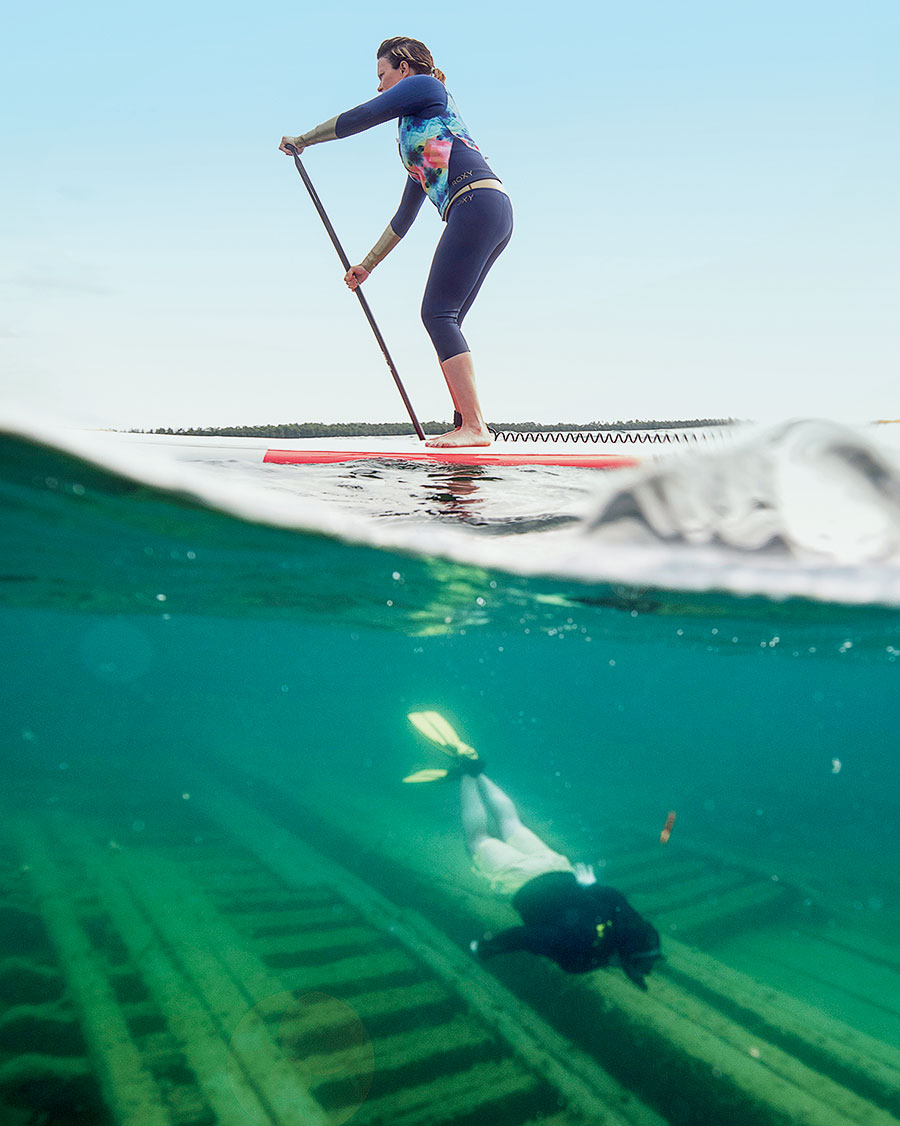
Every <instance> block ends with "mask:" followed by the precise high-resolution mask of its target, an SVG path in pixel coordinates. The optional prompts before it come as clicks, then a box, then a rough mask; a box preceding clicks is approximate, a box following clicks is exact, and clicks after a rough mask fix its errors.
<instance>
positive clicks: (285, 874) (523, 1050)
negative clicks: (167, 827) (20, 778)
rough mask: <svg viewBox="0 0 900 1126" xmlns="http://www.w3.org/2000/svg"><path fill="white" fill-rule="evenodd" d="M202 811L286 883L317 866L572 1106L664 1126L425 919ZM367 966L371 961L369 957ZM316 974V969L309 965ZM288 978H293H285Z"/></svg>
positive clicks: (215, 809)
mask: <svg viewBox="0 0 900 1126" xmlns="http://www.w3.org/2000/svg"><path fill="white" fill-rule="evenodd" d="M203 809H204V811H205V812H207V813H208V814H209V816H210V817H211V818H212V819H213V820H214V821H215V822H216V823H217V824H219V825H222V826H223V827H228V828H231V829H232V830H233V831H234V832H235V835H236V836H237V837H238V839H240V840H241V841H242V843H244V844H245V845H246V847H248V848H250V849H251V850H253V851H255V852H256V854H257V855H258V856H259V857H260V859H261V860H263V861H264V862H265V863H266V864H268V865H269V867H270V868H271V869H272V871H273V872H276V873H278V875H280V876H281V877H282V878H283V879H284V880H285V881H286V882H287V883H291V882H292V872H293V871H294V869H295V868H296V869H297V871H298V872H299V873H300V874H301V876H302V873H303V872H305V871H308V870H310V869H311V868H315V869H317V870H318V871H319V873H320V875H321V874H326V875H327V877H328V880H329V882H330V883H331V884H332V885H333V886H334V887H335V888H339V889H340V891H341V894H342V895H344V897H345V898H346V899H347V900H348V901H349V902H350V903H352V904H353V905H354V906H355V907H356V908H357V909H358V910H359V911H360V912H361V913H362V914H363V915H364V916H365V918H366V919H367V920H368V921H369V922H370V923H371V925H372V926H375V927H379V928H382V929H383V930H384V931H385V932H386V933H389V934H391V935H392V936H393V938H395V939H396V940H397V941H398V942H400V943H402V944H403V945H404V946H406V948H407V949H408V950H409V952H410V954H411V955H413V956H414V957H415V958H416V959H417V960H418V961H419V962H420V964H423V963H424V964H425V965H427V966H428V968H429V969H430V970H431V971H432V972H434V973H437V974H438V975H439V977H440V978H441V980H442V981H443V982H444V983H445V984H446V985H447V987H448V988H450V989H451V990H453V991H454V992H456V993H458V994H459V995H460V996H462V997H463V998H464V999H465V1002H466V1004H467V1006H468V1007H469V1008H470V1009H471V1010H472V1011H474V1012H475V1013H477V1014H478V1016H479V1017H480V1018H481V1019H482V1020H484V1021H485V1023H486V1024H487V1025H488V1027H489V1028H491V1029H493V1030H495V1031H496V1032H497V1034H498V1035H500V1036H502V1037H503V1038H504V1040H506V1042H507V1043H508V1045H509V1046H510V1048H511V1049H512V1051H513V1052H515V1054H516V1055H517V1056H518V1057H519V1059H521V1060H522V1061H523V1062H524V1063H525V1064H526V1065H527V1067H529V1068H530V1069H531V1070H532V1071H533V1072H534V1073H535V1074H536V1075H539V1076H541V1077H542V1078H543V1079H544V1081H545V1082H548V1083H549V1084H551V1085H552V1086H554V1087H556V1088H557V1090H558V1091H559V1092H560V1094H561V1096H562V1097H563V1098H564V1099H565V1100H566V1101H567V1102H568V1103H569V1104H570V1106H572V1107H573V1108H577V1109H580V1110H582V1112H583V1113H584V1114H585V1115H586V1116H587V1117H588V1119H589V1120H590V1118H591V1115H593V1116H594V1119H593V1120H596V1115H597V1112H598V1107H599V1108H602V1111H603V1115H604V1119H603V1120H604V1121H605V1122H608V1123H609V1124H610V1126H620V1124H621V1126H624V1124H625V1123H632V1124H635V1126H638V1124H640V1126H662V1119H661V1118H660V1117H659V1115H657V1114H656V1113H655V1112H653V1111H652V1110H650V1108H649V1107H647V1106H646V1105H644V1104H643V1103H641V1102H640V1100H639V1099H637V1098H636V1097H635V1096H634V1094H633V1093H632V1092H629V1091H626V1090H625V1089H624V1088H623V1087H621V1085H619V1084H618V1083H616V1081H615V1080H614V1079H613V1078H612V1077H611V1076H610V1075H608V1074H607V1073H606V1072H604V1071H603V1070H602V1068H600V1067H599V1066H598V1065H597V1064H596V1063H595V1062H594V1061H593V1060H591V1059H590V1057H588V1056H587V1055H586V1053H584V1052H582V1051H581V1050H580V1049H578V1048H577V1047H575V1045H573V1044H571V1043H569V1042H568V1041H567V1040H565V1039H564V1038H563V1037H562V1036H560V1035H559V1034H558V1033H556V1032H554V1031H553V1029H551V1028H549V1026H547V1025H546V1024H545V1023H544V1022H543V1021H541V1020H540V1018H539V1017H537V1015H536V1014H535V1013H533V1012H532V1011H531V1010H530V1009H528V1008H527V1006H524V1005H522V1004H521V1003H520V1002H518V1001H517V1000H516V998H515V997H513V996H512V994H511V993H509V991H508V990H506V989H505V988H504V987H503V986H502V985H501V984H500V983H499V982H498V981H496V980H495V979H494V978H492V977H491V976H490V975H488V974H487V973H485V971H484V970H483V969H482V968H481V966H479V965H478V964H477V963H476V962H474V961H473V960H472V959H471V957H470V956H468V955H467V954H464V953H463V952H462V951H460V950H459V949H458V947H456V946H455V945H454V944H453V943H451V942H449V940H448V939H447V938H446V937H445V936H444V935H442V934H440V932H438V931H437V930H436V929H435V928H434V927H432V926H431V925H430V924H429V923H427V922H426V920H424V919H423V918H422V917H421V916H420V915H418V914H417V913H416V912H412V911H401V910H399V909H398V908H396V907H395V906H394V905H393V904H391V903H390V902H389V901H388V900H386V899H385V898H384V897H383V896H381V895H380V894H379V893H378V892H376V891H375V890H374V889H373V888H371V887H369V886H368V885H366V884H364V883H363V882H362V881H361V880H359V879H358V878H357V877H356V876H354V875H353V874H352V873H350V872H349V871H347V870H346V869H344V868H341V867H340V866H339V865H337V864H335V863H334V862H333V861H331V860H328V859H326V858H325V857H323V856H321V855H319V854H318V853H315V852H313V850H311V849H310V848H309V847H308V846H306V845H305V844H303V843H302V842H300V841H299V840H298V839H297V838H296V837H295V836H294V835H293V834H291V833H289V832H288V831H287V830H286V829H284V828H282V827H281V826H280V825H277V824H275V823H274V822H272V821H271V820H270V819H269V818H267V817H265V816H264V815H263V814H261V813H259V811H257V810H255V809H253V808H252V807H250V806H249V805H247V804H246V803H245V802H243V801H242V800H241V799H239V798H236V797H235V796H234V795H232V794H229V793H226V792H224V791H220V792H218V793H214V792H213V789H212V787H209V786H206V787H204V796H203ZM366 961H371V959H367V960H366ZM309 969H311V967H309ZM282 977H283V979H284V980H287V978H288V975H287V974H284V975H282Z"/></svg>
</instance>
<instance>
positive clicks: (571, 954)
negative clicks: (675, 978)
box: [476, 872, 660, 989]
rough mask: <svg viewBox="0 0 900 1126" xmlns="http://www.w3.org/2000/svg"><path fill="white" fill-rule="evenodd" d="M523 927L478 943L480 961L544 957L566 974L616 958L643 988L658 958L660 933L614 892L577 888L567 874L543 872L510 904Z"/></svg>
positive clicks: (591, 886)
mask: <svg viewBox="0 0 900 1126" xmlns="http://www.w3.org/2000/svg"><path fill="white" fill-rule="evenodd" d="M512 904H513V907H515V909H516V910H517V911H518V913H519V914H520V915H521V917H522V922H523V924H524V926H521V927H510V928H509V929H508V930H505V931H501V932H500V934H497V935H494V936H493V937H491V938H484V939H482V940H481V941H480V942H479V943H478V944H477V949H476V953H477V955H478V957H479V958H491V957H493V956H494V955H495V954H506V953H509V952H511V951H513V950H527V951H529V952H530V953H532V954H543V955H544V957H546V958H550V959H552V961H554V962H556V964H557V965H558V966H560V967H561V968H562V969H564V970H565V971H566V973H570V974H581V973H588V972H589V971H590V970H596V969H599V968H600V967H601V966H607V965H609V963H610V961H611V960H612V958H613V957H614V956H615V955H618V957H619V960H620V961H621V964H622V968H623V969H624V970H625V973H626V974H628V976H629V978H631V980H632V981H633V982H634V983H635V984H636V985H638V986H640V987H641V988H642V989H645V988H646V986H645V985H644V980H643V975H644V974H645V973H647V972H648V971H649V969H650V968H651V967H652V964H653V961H654V959H656V958H658V957H660V948H659V932H658V931H657V930H656V928H655V927H653V926H652V925H651V924H650V923H648V922H647V920H646V919H644V918H643V917H642V916H641V915H639V914H638V912H637V911H635V909H634V908H633V907H632V906H631V904H630V903H629V902H628V900H627V899H626V898H625V896H624V895H623V894H622V893H621V892H620V891H616V890H615V888H610V887H604V886H602V885H601V884H588V885H584V884H580V883H578V881H577V880H576V878H575V876H574V875H573V874H572V873H571V872H545V873H544V874H543V875H541V876H536V877H535V878H534V879H533V880H529V881H528V883H527V884H525V885H524V886H523V887H521V888H520V889H519V890H518V891H517V892H516V894H515V895H514V896H513V900H512Z"/></svg>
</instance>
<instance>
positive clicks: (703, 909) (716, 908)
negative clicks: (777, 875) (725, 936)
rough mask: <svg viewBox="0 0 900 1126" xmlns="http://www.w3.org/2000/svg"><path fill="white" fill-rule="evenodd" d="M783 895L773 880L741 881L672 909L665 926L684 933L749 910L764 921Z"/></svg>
mask: <svg viewBox="0 0 900 1126" xmlns="http://www.w3.org/2000/svg"><path fill="white" fill-rule="evenodd" d="M784 898H785V896H784V892H783V890H782V888H780V887H779V886H778V884H776V883H771V884H766V883H763V882H759V883H753V884H744V885H743V886H741V887H738V888H735V889H734V890H733V891H728V892H724V893H723V894H722V895H719V896H717V897H716V898H715V900H710V901H709V902H708V903H699V904H696V905H694V906H691V907H679V908H678V909H677V910H675V911H674V915H675V919H674V920H673V922H672V923H671V924H667V928H668V930H670V931H672V932H677V933H678V934H687V933H689V932H690V931H695V930H699V929H700V928H701V927H707V926H709V925H710V924H713V923H724V922H726V921H728V922H732V921H733V920H736V919H740V918H744V917H746V916H747V915H748V914H750V915H752V917H753V918H754V920H755V921H756V923H757V925H764V924H765V923H767V922H768V921H769V919H770V918H771V915H772V913H773V909H774V908H775V907H776V906H777V905H778V904H779V903H781V902H782V901H783V900H784ZM658 914H660V915H662V914H665V912H658Z"/></svg>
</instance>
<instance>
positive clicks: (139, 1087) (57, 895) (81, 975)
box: [10, 818, 170, 1126]
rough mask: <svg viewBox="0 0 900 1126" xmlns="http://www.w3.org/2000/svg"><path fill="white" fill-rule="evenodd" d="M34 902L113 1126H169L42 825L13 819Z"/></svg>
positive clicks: (14, 834) (31, 819) (167, 1116)
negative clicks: (68, 995)
mask: <svg viewBox="0 0 900 1126" xmlns="http://www.w3.org/2000/svg"><path fill="white" fill-rule="evenodd" d="M10 828H11V831H12V835H13V839H14V840H15V843H16V846H17V848H18V851H19V855H20V856H21V857H22V860H23V862H24V863H25V864H27V865H28V867H29V877H30V879H31V882H32V885H33V887H34V889H35V892H36V894H37V897H38V902H39V909H40V913H41V917H42V919H43V921H44V925H45V926H46V928H47V933H48V934H49V936H50V941H51V942H52V943H53V947H54V949H55V951H56V956H57V958H58V960H59V964H60V967H61V968H62V971H63V973H64V975H65V978H66V983H67V985H68V988H69V991H70V993H71V995H72V999H73V1001H74V1002H75V1007H76V1009H77V1010H78V1016H79V1020H80V1022H81V1027H82V1030H83V1032H84V1038H85V1041H86V1042H87V1046H88V1052H89V1054H90V1060H91V1066H92V1068H93V1070H94V1074H95V1075H96V1076H97V1079H98V1082H99V1084H100V1090H101V1094H102V1096H103V1100H104V1102H105V1104H106V1106H107V1107H108V1109H109V1112H110V1115H111V1117H112V1119H113V1121H114V1122H115V1123H116V1124H117V1126H170V1119H169V1115H168V1113H167V1112H166V1111H165V1110H164V1109H163V1106H162V1100H161V1098H160V1093H159V1089H158V1087H157V1085H156V1082H155V1081H154V1079H153V1076H152V1075H151V1074H150V1072H149V1071H148V1070H147V1068H146V1067H145V1066H144V1063H143V1060H142V1059H141V1054H140V1052H139V1050H138V1048H137V1047H136V1045H135V1044H134V1041H133V1040H132V1038H131V1033H130V1032H129V1030H128V1026H127V1024H126V1022H125V1017H124V1014H123V1012H122V1008H121V1006H120V1005H119V1002H118V1001H117V1000H116V997H115V995H114V993H113V990H112V987H111V985H110V983H109V980H108V978H107V976H106V973H105V970H104V966H103V959H102V957H101V955H100V953H99V951H98V950H97V949H96V948H95V946H94V944H93V942H92V941H91V939H90V937H89V936H88V934H87V932H86V931H85V929H84V928H83V927H82V925H81V923H80V922H79V921H78V916H77V914H76V912H75V909H74V906H73V901H72V889H71V886H70V885H69V884H68V883H67V881H66V879H65V878H64V876H63V875H62V873H61V872H60V869H59V866H58V865H57V863H56V861H55V860H54V858H53V850H52V847H51V845H50V844H49V842H48V839H47V836H46V834H45V833H44V830H43V828H42V827H41V825H40V824H39V823H38V822H37V821H36V820H35V819H33V818H29V819H25V818H17V819H15V820H14V821H13V822H12V825H11V826H10Z"/></svg>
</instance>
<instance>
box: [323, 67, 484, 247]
mask: <svg viewBox="0 0 900 1126" xmlns="http://www.w3.org/2000/svg"><path fill="white" fill-rule="evenodd" d="M397 119H399V125H400V157H401V159H402V160H403V164H404V165H405V167H406V170H407V172H408V173H409V176H410V180H409V182H408V183H407V185H406V188H405V190H404V192H403V198H402V199H401V201H400V207H399V209H398V210H397V214H396V215H395V216H394V218H393V219H392V220H391V227H392V228H393V230H394V233H395V234H397V235H399V236H400V237H401V238H402V237H403V235H405V234H406V232H407V231H408V230H409V228H410V226H411V225H412V222H413V220H414V219H415V217H416V215H417V214H418V212H419V208H420V207H421V206H422V202H423V200H424V198H425V195H427V196H428V198H429V199H430V200H431V202H432V203H433V204H434V205H435V207H436V208H437V209H438V212H439V213H440V216H441V218H442V219H443V218H446V214H447V207H448V205H449V203H450V200H451V199H452V197H453V195H454V193H455V192H457V191H458V190H459V189H461V188H464V187H465V186H466V184H471V183H474V182H475V181H476V180H496V179H497V176H496V175H495V174H494V173H493V172H492V171H491V169H490V167H489V165H488V163H487V161H486V160H485V159H484V157H483V156H482V154H481V152H480V150H479V149H478V146H477V145H476V144H475V142H474V141H473V140H472V138H471V136H470V135H469V131H468V130H467V129H466V127H465V125H464V124H463V121H462V119H461V118H460V116H459V113H458V112H457V109H456V104H455V103H454V101H453V98H452V97H451V96H450V94H448V93H447V89H446V87H445V86H444V84H443V82H439V81H438V79H436V78H432V77H431V76H430V75H427V74H411V75H410V76H409V77H408V78H404V79H403V80H402V81H401V82H398V83H397V84H396V85H395V86H392V87H391V88H390V90H385V92H384V93H383V94H379V95H378V96H377V97H375V98H372V100H371V101H369V102H364V103H363V104H362V105H361V106H357V107H356V108H355V109H351V110H347V112H346V113H342V114H340V115H339V116H338V117H337V118H336V119H335V122H334V133H335V137H337V138H342V137H350V136H353V135H354V134H356V133H362V132H363V131H364V130H366V129H371V128H372V127H373V126H375V125H381V124H383V123H384V122H385V121H391V120H397ZM423 193H424V194H423Z"/></svg>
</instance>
